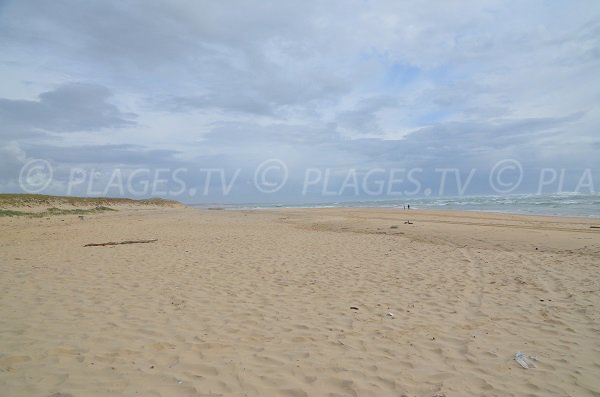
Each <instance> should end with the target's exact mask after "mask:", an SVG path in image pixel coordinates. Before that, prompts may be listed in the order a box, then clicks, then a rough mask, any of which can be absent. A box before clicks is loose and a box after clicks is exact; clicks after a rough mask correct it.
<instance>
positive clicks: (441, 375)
mask: <svg viewBox="0 0 600 397" xmlns="http://www.w3.org/2000/svg"><path fill="white" fill-rule="evenodd" d="M407 221H410V223H406V222H407ZM599 225H600V220H598V219H596V220H594V219H569V218H544V217H522V216H511V215H498V214H482V213H459V212H455V213H450V212H448V213H444V212H424V211H415V210H411V211H403V210H391V209H390V210H387V209H277V210H269V211H266V210H260V211H258V210H257V211H215V210H200V209H192V208H162V209H138V210H135V209H121V210H119V211H117V212H107V213H101V214H94V215H90V216H87V215H86V216H85V217H84V219H79V217H78V216H76V215H65V216H61V215H59V216H52V217H48V218H26V217H19V218H15V217H12V218H11V217H4V218H0V272H1V274H2V276H1V277H0V395H2V396H7V397H9V396H40V397H50V396H53V397H59V396H61V397H68V396H73V397H75V396H103V397H105V396H169V397H170V396H377V397H380V396H411V397H413V396H425V397H433V396H437V397H441V396H446V397H450V396H481V395H486V396H598V395H600V378H599V377H598V374H600V277H599V276H600V229H598V228H594V227H592V226H599ZM136 239H143V240H153V239H156V240H157V241H155V242H151V243H144V244H125V245H112V246H92V247H84V245H86V244H89V243H103V242H111V241H112V242H118V241H124V240H136ZM518 351H521V352H523V353H525V355H526V356H527V359H528V360H529V362H530V363H531V364H534V365H535V368H530V369H524V368H522V367H521V366H520V365H519V364H518V363H517V362H516V361H515V360H514V356H515V353H516V352H518Z"/></svg>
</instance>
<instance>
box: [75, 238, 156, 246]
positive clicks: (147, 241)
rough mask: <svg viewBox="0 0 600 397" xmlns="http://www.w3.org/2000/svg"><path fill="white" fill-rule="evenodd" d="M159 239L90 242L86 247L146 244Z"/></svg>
mask: <svg viewBox="0 0 600 397" xmlns="http://www.w3.org/2000/svg"><path fill="white" fill-rule="evenodd" d="M156 241H158V239H154V240H125V241H109V242H108V243H90V244H86V245H84V247H102V246H105V245H121V244H146V243H154V242H156Z"/></svg>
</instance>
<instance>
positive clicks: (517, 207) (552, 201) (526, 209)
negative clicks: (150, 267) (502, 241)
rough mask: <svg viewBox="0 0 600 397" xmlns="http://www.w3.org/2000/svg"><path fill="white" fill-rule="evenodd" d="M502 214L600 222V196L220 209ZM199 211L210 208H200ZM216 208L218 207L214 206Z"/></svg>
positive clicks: (404, 200)
mask: <svg viewBox="0 0 600 397" xmlns="http://www.w3.org/2000/svg"><path fill="white" fill-rule="evenodd" d="M408 204H410V207H411V209H429V210H459V211H482V212H499V213H509V214H523V215H527V214H529V215H552V216H572V217H586V218H600V194H579V193H560V194H520V195H507V196H463V197H414V198H410V199H408V198H406V197H403V198H398V199H389V200H361V201H337V202H336V201H331V202H320V203H295V204H290V203H270V204H259V203H248V204H234V205H219V206H220V207H223V208H225V209H260V208H275V207H283V208H367V207H370V208H403V207H404V206H405V205H408ZM195 206H197V207H210V205H205V204H202V205H200V204H198V205H195ZM212 206H214V205H212Z"/></svg>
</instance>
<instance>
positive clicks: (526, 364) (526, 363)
mask: <svg viewBox="0 0 600 397" xmlns="http://www.w3.org/2000/svg"><path fill="white" fill-rule="evenodd" d="M530 360H537V359H536V358H534V357H531V356H530V357H529V360H528V358H527V357H526V356H525V353H523V352H517V353H516V354H515V361H516V362H517V363H519V365H520V366H521V367H523V368H525V369H530V368H535V364H534V363H533V362H532V361H530Z"/></svg>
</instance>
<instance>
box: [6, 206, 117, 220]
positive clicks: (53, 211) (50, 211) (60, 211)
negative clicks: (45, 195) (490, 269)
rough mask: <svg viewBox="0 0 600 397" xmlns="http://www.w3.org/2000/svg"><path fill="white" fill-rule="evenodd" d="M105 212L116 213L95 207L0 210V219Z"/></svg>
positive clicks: (110, 209)
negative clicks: (5, 217) (40, 210)
mask: <svg viewBox="0 0 600 397" xmlns="http://www.w3.org/2000/svg"><path fill="white" fill-rule="evenodd" d="M106 211H116V210H115V209H113V208H108V207H102V206H99V207H95V208H91V209H81V208H75V209H72V210H70V209H60V208H55V207H53V208H48V209H47V210H46V211H42V212H26V211H13V210H2V209H0V217H3V216H26V217H29V218H44V217H48V216H53V215H86V214H97V213H101V212H106Z"/></svg>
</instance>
